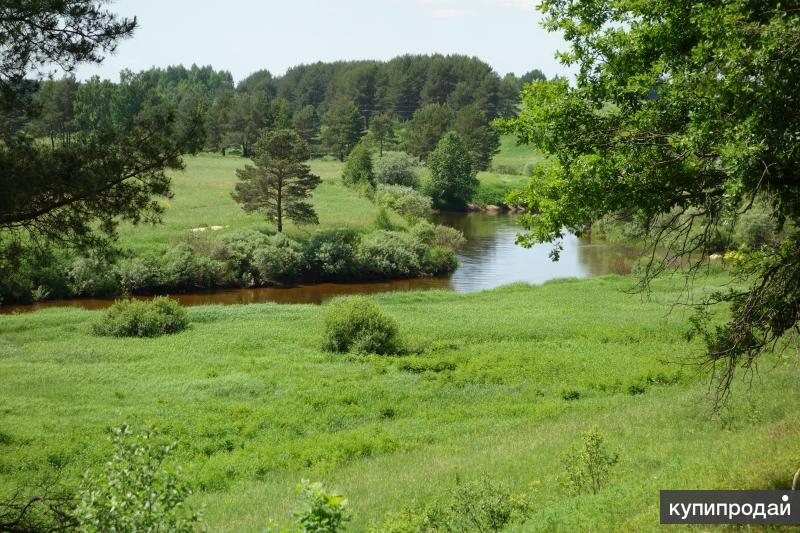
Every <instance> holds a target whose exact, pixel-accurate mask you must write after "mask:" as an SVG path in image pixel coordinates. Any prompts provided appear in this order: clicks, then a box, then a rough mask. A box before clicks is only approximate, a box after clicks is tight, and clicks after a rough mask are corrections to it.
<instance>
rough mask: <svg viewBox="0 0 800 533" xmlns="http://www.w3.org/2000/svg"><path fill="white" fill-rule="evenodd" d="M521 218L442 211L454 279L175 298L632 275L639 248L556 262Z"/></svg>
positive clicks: (572, 241) (572, 254)
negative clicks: (520, 236) (458, 246)
mask: <svg viewBox="0 0 800 533" xmlns="http://www.w3.org/2000/svg"><path fill="white" fill-rule="evenodd" d="M515 219H516V216H515V215H513V214H508V213H440V214H437V215H435V216H434V220H433V221H434V222H437V223H439V224H446V225H448V226H452V227H454V228H457V229H459V230H461V231H462V232H463V233H464V236H465V237H466V239H467V242H466V245H465V246H464V247H463V249H462V250H460V251H459V260H460V263H461V266H460V267H459V268H458V270H456V271H455V272H454V273H453V274H452V275H451V276H449V277H445V278H434V279H413V280H397V281H387V282H379V283H321V284H316V285H302V286H298V287H290V288H259V289H228V290H218V291H212V292H203V293H193V294H173V295H170V296H171V297H173V298H175V299H176V300H178V301H180V302H181V303H182V304H183V305H205V304H247V303H260V302H279V303H315V304H318V303H321V302H324V301H325V300H327V299H330V298H332V297H333V296H337V295H341V294H369V293H378V292H389V291H410V290H425V289H446V290H453V291H456V292H473V291H479V290H483V289H490V288H492V287H498V286H500V285H505V284H508V283H513V282H517V281H522V282H527V283H543V282H545V281H547V280H551V279H555V278H569V277H572V278H588V277H593V276H602V275H605V274H628V273H630V271H631V266H632V265H633V262H634V261H635V259H636V257H637V252H636V250H634V249H631V248H626V247H622V246H616V245H610V244H605V243H592V242H591V241H590V240H588V239H578V238H577V237H575V236H574V235H569V236H568V237H567V238H565V239H564V241H563V251H562V252H561V257H560V259H559V261H558V262H553V261H551V260H550V257H549V252H550V250H551V248H552V246H551V245H547V244H545V245H537V246H534V247H532V248H530V249H527V248H522V247H521V246H518V245H516V243H515V241H514V239H515V235H516V234H517V233H518V232H519V231H520V227H519V226H518V225H517V224H516V221H515ZM111 303H113V299H101V298H75V299H69V300H52V301H47V302H40V303H36V304H31V305H11V306H0V313H13V312H26V311H34V310H37V309H44V308H48V307H83V308H86V309H99V308H104V307H108V306H109V305H111Z"/></svg>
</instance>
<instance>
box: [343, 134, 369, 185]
mask: <svg viewBox="0 0 800 533" xmlns="http://www.w3.org/2000/svg"><path fill="white" fill-rule="evenodd" d="M342 181H343V182H344V184H345V185H348V186H350V187H356V186H367V187H370V188H372V187H375V171H374V168H373V164H372V150H371V149H370V146H369V144H368V143H365V142H363V141H362V142H360V143H358V144H357V145H356V147H355V148H353V151H352V152H350V155H348V156H347V161H345V165H344V172H343V173H342Z"/></svg>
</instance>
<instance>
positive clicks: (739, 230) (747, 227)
mask: <svg viewBox="0 0 800 533" xmlns="http://www.w3.org/2000/svg"><path fill="white" fill-rule="evenodd" d="M775 227H776V223H775V221H774V220H773V219H772V217H770V215H769V214H768V213H766V212H764V211H761V210H758V209H756V210H752V211H748V212H746V213H744V214H743V215H742V216H741V217H740V218H739V220H738V221H737V223H736V231H735V235H734V239H735V241H736V243H737V244H738V245H739V247H740V248H744V249H746V250H754V249H758V248H760V247H761V246H763V245H765V244H768V243H770V242H772V241H774V240H775V238H776V232H775Z"/></svg>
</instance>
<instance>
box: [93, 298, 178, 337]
mask: <svg viewBox="0 0 800 533" xmlns="http://www.w3.org/2000/svg"><path fill="white" fill-rule="evenodd" d="M188 325H189V318H188V316H187V315H186V310H185V309H184V308H183V307H181V305H180V304H179V303H178V302H176V301H175V300H171V299H169V298H166V297H156V298H154V299H153V300H152V301H143V300H117V301H116V302H114V305H112V306H111V307H109V308H108V309H106V311H105V312H104V313H103V316H102V317H100V319H99V320H98V321H96V322H94V323H93V324H92V328H91V329H92V333H93V334H94V335H100V336H104V337H158V336H160V335H166V334H169V333H177V332H179V331H183V330H184V329H186V326H188Z"/></svg>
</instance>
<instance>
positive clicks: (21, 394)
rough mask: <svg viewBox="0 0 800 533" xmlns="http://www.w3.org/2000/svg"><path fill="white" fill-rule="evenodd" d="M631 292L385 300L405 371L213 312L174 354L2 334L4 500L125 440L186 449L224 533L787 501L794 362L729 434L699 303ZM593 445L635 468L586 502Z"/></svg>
mask: <svg viewBox="0 0 800 533" xmlns="http://www.w3.org/2000/svg"><path fill="white" fill-rule="evenodd" d="M725 281H727V280H726V279H724V278H710V279H705V280H703V281H702V282H699V283H697V284H696V285H695V289H696V290H698V291H699V290H705V289H710V288H711V287H712V286H717V285H720V284H721V283H724V282H725ZM633 284H634V280H633V279H632V278H627V277H613V276H612V277H601V278H595V279H590V280H581V281H577V280H562V281H552V282H549V283H545V284H544V285H541V286H536V287H531V286H526V285H519V284H517V285H511V286H507V287H502V288H499V289H495V290H491V291H484V292H476V293H472V294H456V293H452V292H444V291H428V292H408V293H393V294H387V295H381V296H378V297H375V298H374V300H375V301H376V302H377V303H378V304H379V305H380V306H381V307H382V308H383V309H384V311H385V312H386V313H387V314H389V315H390V316H392V317H394V318H395V319H396V320H397V321H398V323H399V326H400V330H401V333H402V335H403V336H404V337H405V339H406V340H407V341H408V342H409V343H410V344H412V345H413V346H415V347H417V349H418V350H417V351H418V352H419V353H417V354H416V355H412V356H404V357H356V356H346V355H331V354H327V353H324V352H322V351H320V349H319V343H320V332H321V326H322V317H323V314H324V311H325V306H322V307H320V306H311V305H294V306H286V305H276V304H263V305H247V306H228V307H222V306H205V307H195V308H190V309H188V313H189V316H190V319H191V326H190V328H189V330H187V331H185V332H183V333H180V334H177V335H174V336H166V337H161V338H157V339H114V338H98V337H93V336H91V335H89V334H88V333H87V326H88V324H89V323H90V322H91V321H92V320H94V319H95V317H96V316H97V312H92V311H84V310H79V309H50V310H46V311H41V312H36V313H32V314H25V315H15V316H0V376H3V377H2V387H0V407H2V409H0V436H1V437H2V438H0V490H2V492H3V493H6V494H7V493H8V492H10V491H12V490H13V488H14V487H15V486H16V485H17V484H20V483H27V482H30V480H33V479H38V478H39V477H40V476H45V475H47V474H52V473H55V472H60V476H61V480H62V481H63V482H64V483H67V484H74V483H76V482H77V480H78V479H79V477H80V475H81V473H82V472H83V471H84V470H85V469H86V468H89V467H91V466H93V465H100V464H102V463H103V461H105V460H106V459H107V458H108V454H109V453H110V451H111V445H110V442H109V441H108V440H107V438H106V437H107V428H109V427H112V426H118V425H120V424H123V423H129V424H132V425H134V426H135V427H137V428H140V427H142V426H144V425H154V426H155V427H157V428H158V429H159V430H160V431H161V432H162V434H163V435H165V436H166V437H167V438H169V439H175V440H177V441H178V443H179V444H178V448H177V452H176V455H175V459H176V461H177V463H178V464H180V465H181V466H182V467H183V475H184V477H185V478H186V479H187V480H188V481H189V483H190V484H191V486H192V487H193V488H194V490H195V495H194V497H193V498H192V501H191V503H192V504H193V505H195V506H203V507H204V513H203V514H204V516H205V520H206V524H207V525H208V527H209V528H210V529H211V530H214V531H260V530H261V529H262V528H263V527H264V524H265V523H266V522H267V520H268V519H270V518H273V519H275V520H277V521H278V522H279V523H280V522H282V521H284V520H287V519H288V517H289V515H290V512H291V509H292V507H293V505H294V501H295V500H294V495H293V493H292V487H293V486H294V485H295V484H296V483H297V482H298V481H299V480H300V479H302V478H311V479H320V480H324V481H326V482H327V483H328V485H330V486H332V487H335V488H337V489H338V490H339V491H341V492H342V493H344V494H346V495H347V496H348V498H349V499H350V508H351V510H352V514H353V519H352V522H351V523H350V524H349V528H348V530H349V531H363V530H364V529H365V528H366V526H367V525H368V524H369V523H370V522H374V521H379V520H381V519H382V517H383V514H384V512H386V511H388V510H391V509H397V508H399V507H401V506H404V505H409V504H410V503H412V502H414V501H415V500H416V501H420V500H427V499H430V498H435V497H437V496H438V495H440V494H442V492H443V491H446V490H450V489H452V487H454V486H455V483H456V480H457V479H461V480H470V479H476V478H479V477H481V476H482V475H486V476H488V477H490V478H492V479H494V480H496V481H499V482H502V483H504V484H506V485H508V486H510V488H511V489H512V490H513V491H514V492H515V493H520V492H524V493H527V494H528V495H529V497H530V499H531V504H532V505H531V509H532V512H531V514H530V516H529V517H528V519H527V520H528V521H527V523H525V524H518V526H517V527H518V530H520V531H530V530H540V529H546V528H548V527H555V528H556V529H559V528H561V529H570V530H587V529H611V528H614V529H623V530H638V531H643V530H655V529H656V524H657V523H658V508H657V502H658V490H659V489H664V488H671V489H681V488H687V489H688V488H697V489H699V488H707V489H713V488H720V489H721V488H738V489H742V488H750V489H759V488H787V486H788V483H789V482H790V476H791V473H793V472H794V470H795V469H796V467H797V465H796V464H795V463H796V459H797V457H796V456H795V454H794V452H795V450H796V447H795V446H794V443H795V442H797V440H798V438H800V418H798V413H797V412H796V409H795V405H794V401H795V398H796V392H797V381H796V357H780V356H768V357H767V360H766V361H765V364H763V365H762V368H763V369H764V370H762V374H761V375H760V378H761V379H759V380H757V381H754V382H753V383H752V388H751V389H749V390H748V388H747V386H743V387H740V386H739V385H740V383H738V382H737V384H736V390H735V392H734V401H733V403H732V404H731V405H730V406H729V407H728V408H727V409H725V410H724V411H723V412H722V413H721V414H720V415H719V416H714V415H712V413H711V412H710V398H709V397H708V395H707V386H708V381H707V376H704V375H702V374H701V373H700V372H699V370H698V369H697V367H695V366H691V365H688V366H687V365H685V364H683V363H689V362H690V361H692V360H693V358H694V357H695V356H696V355H697V354H699V353H700V352H701V350H702V346H701V344H700V342H699V341H697V340H695V341H692V342H687V341H686V337H685V332H686V330H687V329H688V316H687V314H686V311H685V309H683V308H681V307H679V308H674V309H672V310H671V312H670V308H669V307H668V304H669V303H670V302H672V301H674V299H675V298H676V297H677V295H678V293H679V291H680V289H681V288H682V284H680V283H679V282H677V280H676V281H673V282H670V281H668V280H659V281H657V282H656V283H655V284H654V292H653V295H652V298H651V299H650V300H649V301H643V300H642V298H641V297H640V296H639V295H636V294H630V293H629V292H627V291H628V289H630V288H631V287H632V286H633ZM592 426H597V427H598V429H599V431H600V432H601V433H602V434H603V435H604V437H605V440H606V443H607V446H608V447H609V449H610V450H612V451H614V452H616V453H618V454H619V458H620V460H619V463H618V465H617V466H616V467H615V468H614V469H613V470H612V473H611V477H610V478H609V481H608V483H607V484H606V486H604V488H603V490H602V492H601V493H600V494H599V495H597V496H592V495H582V496H577V497H573V496H569V495H567V494H566V493H565V492H564V491H563V490H562V489H561V486H560V484H559V479H560V478H561V477H562V476H563V466H562V463H561V456H562V454H563V452H564V450H565V449H567V448H568V447H569V446H571V445H572V444H575V443H577V441H578V440H579V439H580V434H581V433H582V432H584V431H586V430H587V429H589V428H591V427H592Z"/></svg>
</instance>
